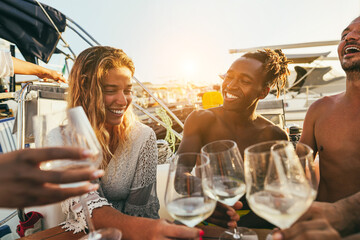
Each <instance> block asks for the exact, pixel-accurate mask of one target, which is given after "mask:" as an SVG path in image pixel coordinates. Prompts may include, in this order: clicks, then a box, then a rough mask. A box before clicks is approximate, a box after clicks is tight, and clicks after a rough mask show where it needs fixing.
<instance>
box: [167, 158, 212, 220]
mask: <svg viewBox="0 0 360 240" xmlns="http://www.w3.org/2000/svg"><path fill="white" fill-rule="evenodd" d="M209 168H210V166H209V158H208V157H207V156H206V155H204V154H199V153H183V154H176V155H174V156H173V158H172V159H171V160H170V167H169V175H168V179H167V184H166V190H165V205H166V209H167V211H168V212H169V214H170V215H171V216H172V217H173V218H174V219H175V220H177V221H179V222H181V223H183V224H185V225H186V226H188V227H194V226H195V225H197V224H198V223H200V222H201V221H203V220H204V219H206V218H208V217H209V216H210V215H211V214H212V213H213V211H214V209H215V206H216V201H215V200H214V199H212V198H210V197H209V196H208V195H207V194H206V192H204V191H203V188H202V182H203V178H204V177H205V176H207V175H208V174H206V172H208V171H209Z"/></svg>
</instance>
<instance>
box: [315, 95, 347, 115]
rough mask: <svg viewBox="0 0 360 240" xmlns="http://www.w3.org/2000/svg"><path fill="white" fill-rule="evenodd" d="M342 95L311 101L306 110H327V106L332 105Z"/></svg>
mask: <svg viewBox="0 0 360 240" xmlns="http://www.w3.org/2000/svg"><path fill="white" fill-rule="evenodd" d="M343 96H344V93H340V94H336V95H332V96H325V97H322V98H320V99H319V100H316V101H315V102H314V103H312V104H311V105H310V107H309V110H308V111H311V112H314V111H315V112H319V111H322V110H328V108H329V106H333V105H334V104H336V103H338V102H339V101H340V100H341V99H342V98H343Z"/></svg>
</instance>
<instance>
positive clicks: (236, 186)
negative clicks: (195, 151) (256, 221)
mask: <svg viewBox="0 0 360 240" xmlns="http://www.w3.org/2000/svg"><path fill="white" fill-rule="evenodd" d="M201 152H202V153H203V154H206V155H207V156H208V157H209V159H210V167H211V178H212V181H208V182H207V181H205V184H204V189H205V191H206V192H209V195H210V196H212V197H213V198H214V199H216V200H217V201H219V202H221V203H223V204H226V205H229V206H233V205H234V204H235V203H236V202H237V201H238V200H239V199H240V198H241V197H242V196H243V195H244V194H245V191H246V185H245V178H244V166H243V160H242V157H241V155H240V152H239V149H238V147H237V144H236V142H234V141H231V140H219V141H215V142H211V143H208V144H206V145H205V146H204V147H202V148H201ZM208 179H210V177H208V178H206V180H208ZM220 239H257V235H256V233H255V232H254V231H252V230H250V229H248V228H244V227H236V228H234V231H233V232H231V231H225V232H224V233H223V234H222V235H221V236H220Z"/></svg>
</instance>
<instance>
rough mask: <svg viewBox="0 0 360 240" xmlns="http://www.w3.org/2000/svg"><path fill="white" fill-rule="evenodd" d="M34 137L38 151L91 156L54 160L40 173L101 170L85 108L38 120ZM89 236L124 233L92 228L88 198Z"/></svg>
mask: <svg viewBox="0 0 360 240" xmlns="http://www.w3.org/2000/svg"><path fill="white" fill-rule="evenodd" d="M33 125H34V136H35V146H36V147H56V146H68V147H79V148H83V149H86V150H88V151H89V152H90V157H88V158H87V159H84V160H76V161H74V160H71V159H61V160H51V161H46V162H43V163H41V165H40V169H42V170H45V171H47V170H52V171H64V170H67V169H79V168H86V167H91V166H93V167H96V168H98V167H99V165H100V163H101V161H102V150H101V146H100V143H99V142H98V140H97V138H96V135H95V133H94V131H93V129H92V127H91V124H90V122H89V120H88V118H87V117H86V114H85V112H84V110H83V108H82V107H80V106H79V107H75V108H71V109H67V110H65V111H61V112H56V113H51V114H47V115H39V116H34V118H33ZM84 184H86V182H77V183H68V184H61V185H60V186H61V187H63V188H74V187H79V186H82V185H84ZM80 202H81V204H82V207H83V210H84V213H85V217H86V221H87V225H88V229H89V232H90V233H89V234H88V235H86V236H85V237H84V238H83V239H88V240H99V239H114V240H115V239H116V240H118V239H121V232H120V231H119V230H117V229H115V228H106V229H100V230H96V231H95V228H94V226H93V224H92V221H91V218H90V213H89V209H88V206H87V202H86V199H85V195H83V196H81V197H80Z"/></svg>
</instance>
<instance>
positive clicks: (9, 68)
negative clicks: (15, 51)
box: [0, 51, 14, 78]
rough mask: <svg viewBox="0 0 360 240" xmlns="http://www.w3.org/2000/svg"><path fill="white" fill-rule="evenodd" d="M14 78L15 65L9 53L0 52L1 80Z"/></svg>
mask: <svg viewBox="0 0 360 240" xmlns="http://www.w3.org/2000/svg"><path fill="white" fill-rule="evenodd" d="M8 76H14V65H13V61H12V59H11V55H10V53H9V52H3V51H0V78H3V77H8Z"/></svg>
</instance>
